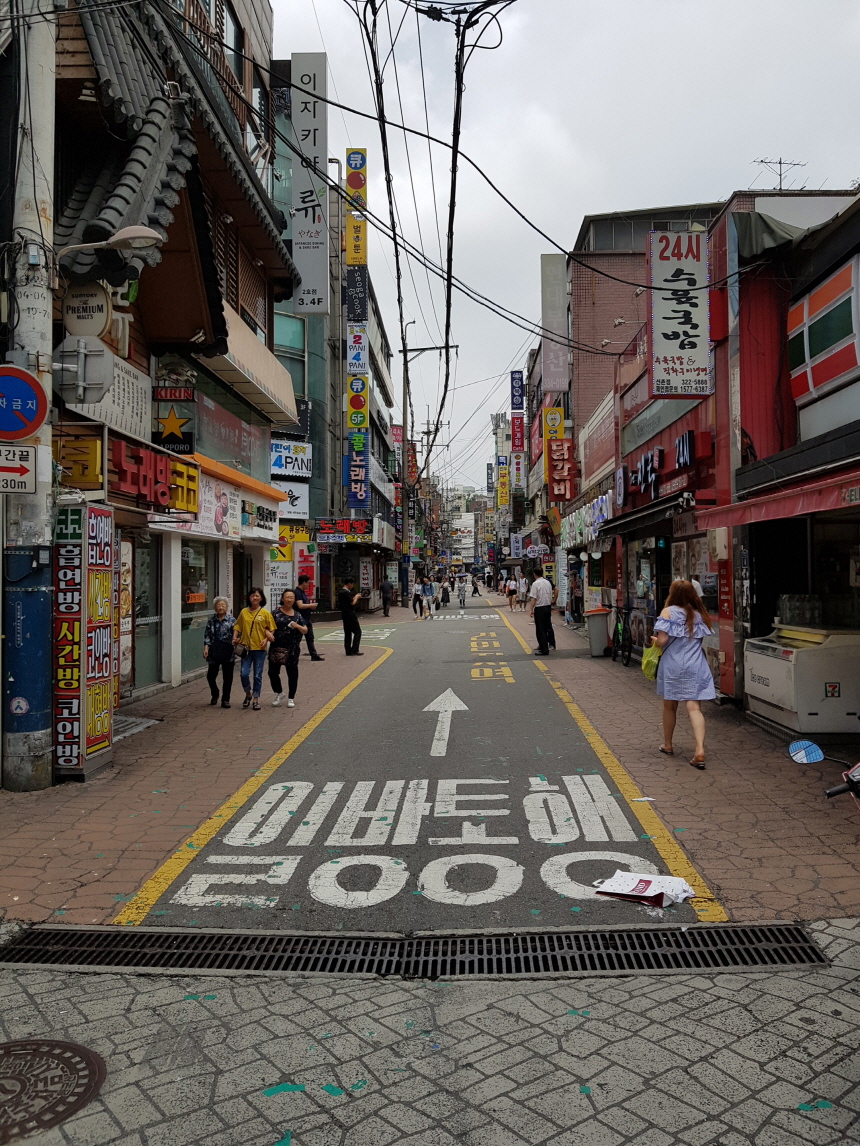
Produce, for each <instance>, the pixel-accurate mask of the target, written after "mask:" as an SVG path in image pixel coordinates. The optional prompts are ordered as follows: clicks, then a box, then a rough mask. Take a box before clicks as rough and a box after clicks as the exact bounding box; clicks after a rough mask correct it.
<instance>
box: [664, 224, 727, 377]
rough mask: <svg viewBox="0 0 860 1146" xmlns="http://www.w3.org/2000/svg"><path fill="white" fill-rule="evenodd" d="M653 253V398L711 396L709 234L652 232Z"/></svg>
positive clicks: (700, 232)
mask: <svg viewBox="0 0 860 1146" xmlns="http://www.w3.org/2000/svg"><path fill="white" fill-rule="evenodd" d="M648 256H649V258H648V271H649V275H650V278H649V284H650V286H651V288H652V289H651V292H650V294H651V324H650V347H649V365H648V373H649V379H650V389H651V397H652V398H694V397H695V398H701V397H703V396H704V395H707V394H712V393H713V389H714V385H713V376H712V373H711V367H710V347H709V342H708V290H707V286H708V239H707V235H706V234H705V233H704V232H703V231H690V232H688V233H685V232H675V231H651V233H650V234H649V236H648Z"/></svg>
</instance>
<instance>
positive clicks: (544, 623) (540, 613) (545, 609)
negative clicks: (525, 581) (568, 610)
mask: <svg viewBox="0 0 860 1146" xmlns="http://www.w3.org/2000/svg"><path fill="white" fill-rule="evenodd" d="M529 603H530V606H531V608H530V611H529V615H530V616H531V617H533V618H534V623H535V636H536V637H537V643H538V647H537V648H536V649H535V656H536V657H548V656H549V634H548V632H547V630H548V629H549V628H550V626H551V625H552V616H551V614H552V585H550V583H549V581H547V579H546V577H544V575H543V573H541V574H540V575H539V576H537V577H535V579H534V581H533V582H532V587H531V589H530V590H529Z"/></svg>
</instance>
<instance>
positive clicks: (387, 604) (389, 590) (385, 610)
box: [379, 577, 394, 617]
mask: <svg viewBox="0 0 860 1146" xmlns="http://www.w3.org/2000/svg"><path fill="white" fill-rule="evenodd" d="M379 590H380V592H381V593H382V615H383V617H387V616H388V614H389V613H390V612H391V598H392V597H393V596H394V585H393V584H392V583H391V582H390V581H389V580H388V578H387V577H386V578H385V580H384V581H383V582H382V584H381V585H380V586H379Z"/></svg>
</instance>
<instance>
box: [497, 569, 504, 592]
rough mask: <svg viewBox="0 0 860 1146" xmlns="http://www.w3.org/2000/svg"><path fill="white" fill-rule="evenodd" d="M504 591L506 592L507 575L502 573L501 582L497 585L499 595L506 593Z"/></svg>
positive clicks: (500, 575)
mask: <svg viewBox="0 0 860 1146" xmlns="http://www.w3.org/2000/svg"><path fill="white" fill-rule="evenodd" d="M504 591H505V575H504V573H500V574H499V582H498V584H497V585H496V592H497V593H504Z"/></svg>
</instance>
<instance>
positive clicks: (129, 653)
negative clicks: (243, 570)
mask: <svg viewBox="0 0 860 1146" xmlns="http://www.w3.org/2000/svg"><path fill="white" fill-rule="evenodd" d="M228 552H229V550H228ZM133 602H134V566H133V560H132V543H131V542H130V541H121V542H120V543H119V691H120V695H121V696H128V695H130V694H131V689H132V681H133V679H134V678H133V672H134V642H133V640H132V626H133V624H134V618H133V615H132V613H133V610H132V605H133Z"/></svg>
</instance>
